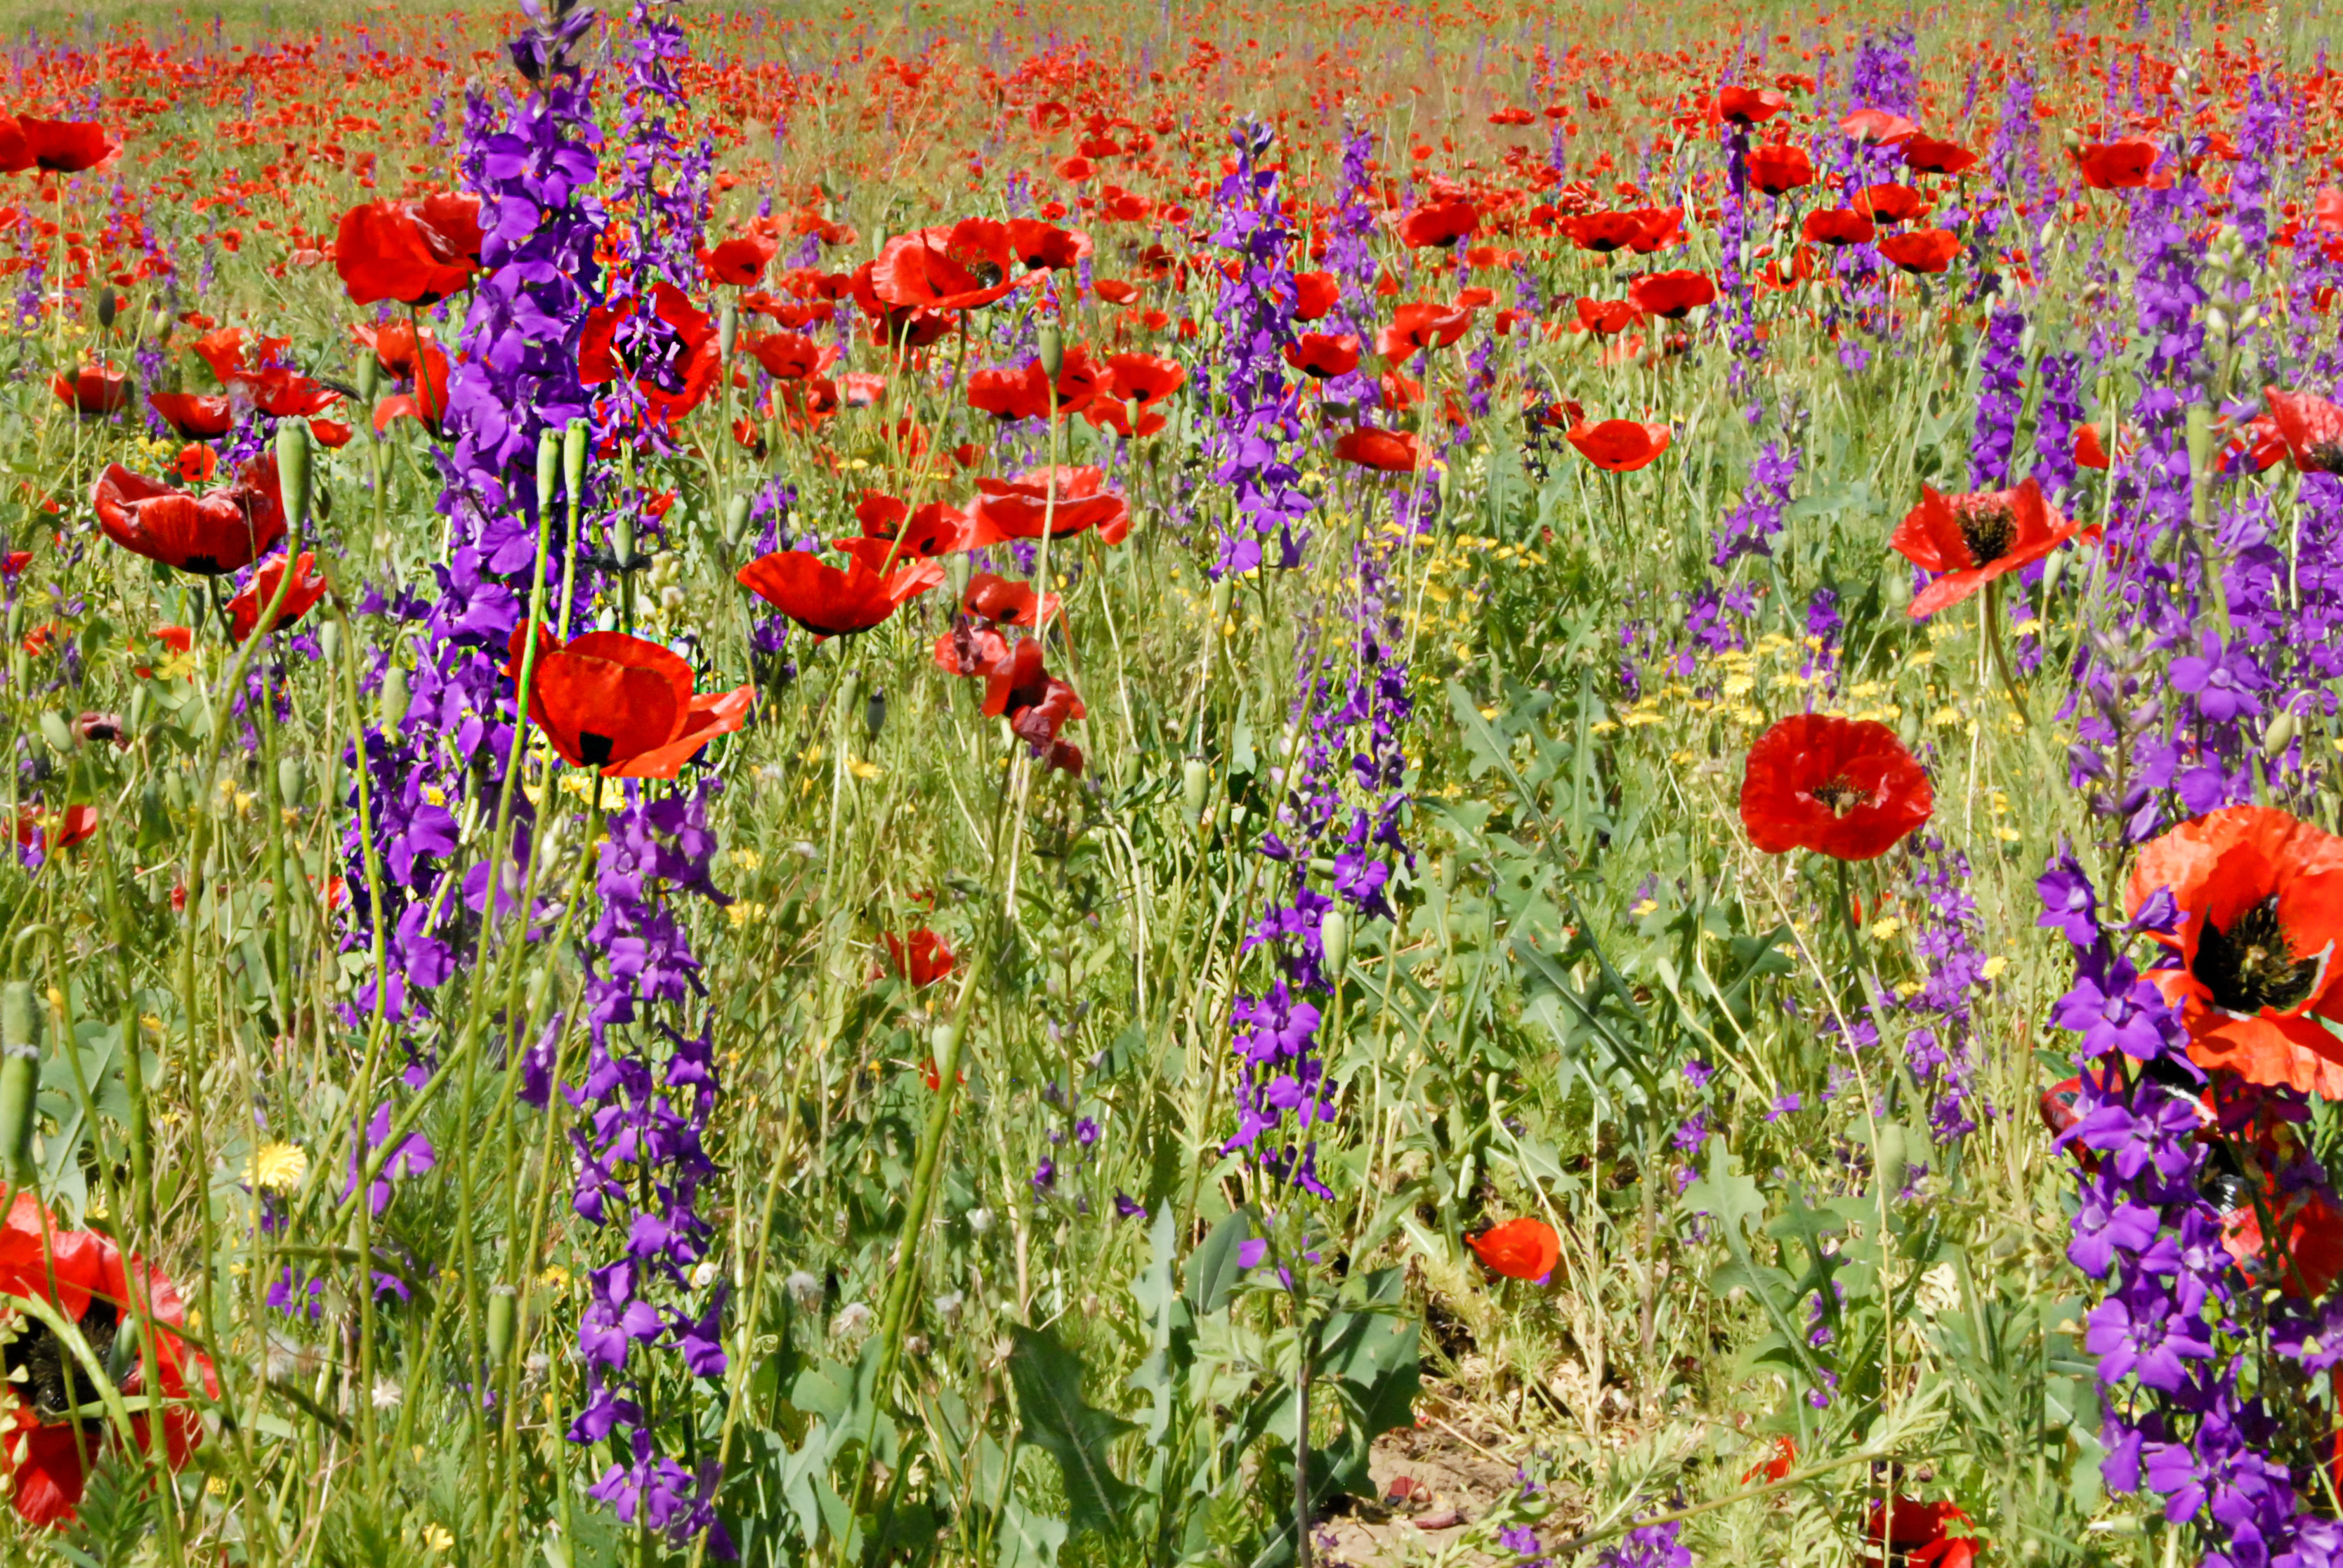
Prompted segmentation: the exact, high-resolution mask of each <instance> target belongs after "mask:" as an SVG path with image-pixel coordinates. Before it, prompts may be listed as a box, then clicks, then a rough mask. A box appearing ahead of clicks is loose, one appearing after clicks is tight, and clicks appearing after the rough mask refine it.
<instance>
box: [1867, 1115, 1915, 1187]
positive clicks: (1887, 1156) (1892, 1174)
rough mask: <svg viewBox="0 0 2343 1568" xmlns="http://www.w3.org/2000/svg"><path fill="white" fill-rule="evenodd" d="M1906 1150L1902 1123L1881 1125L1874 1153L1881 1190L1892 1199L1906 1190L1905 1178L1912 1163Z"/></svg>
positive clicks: (1892, 1122) (1891, 1122)
mask: <svg viewBox="0 0 2343 1568" xmlns="http://www.w3.org/2000/svg"><path fill="white" fill-rule="evenodd" d="M1906 1149H1907V1146H1906V1140H1905V1134H1904V1129H1903V1127H1902V1125H1901V1124H1900V1123H1897V1122H1894V1121H1883V1122H1881V1123H1880V1124H1879V1138H1878V1141H1877V1142H1875V1144H1874V1145H1873V1146H1872V1153H1873V1155H1874V1157H1875V1159H1876V1160H1877V1161H1878V1164H1879V1190H1880V1191H1882V1192H1885V1193H1886V1194H1888V1195H1889V1196H1891V1197H1892V1196H1894V1195H1895V1194H1896V1193H1898V1192H1901V1191H1903V1190H1904V1177H1905V1174H1906V1171H1908V1170H1909V1169H1910V1163H1911V1162H1910V1159H1909V1156H1908V1154H1907V1152H1906Z"/></svg>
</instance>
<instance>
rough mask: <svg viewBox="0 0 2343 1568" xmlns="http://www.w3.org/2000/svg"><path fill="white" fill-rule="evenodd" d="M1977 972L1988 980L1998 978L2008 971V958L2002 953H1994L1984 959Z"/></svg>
mask: <svg viewBox="0 0 2343 1568" xmlns="http://www.w3.org/2000/svg"><path fill="white" fill-rule="evenodd" d="M1977 972H1978V973H1979V974H1981V975H1983V976H1985V978H1986V979H1987V980H1999V979H2000V978H2001V977H2002V976H2003V975H2005V974H2007V973H2008V972H2009V960H2008V959H2007V958H2006V957H2005V956H2004V955H2003V954H2000V953H1996V954H1994V955H1993V957H1991V958H1989V959H1987V960H1985V963H1984V964H1983V965H1982V966H1981V967H1980V968H1979V969H1978V970H1977Z"/></svg>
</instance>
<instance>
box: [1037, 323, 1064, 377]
mask: <svg viewBox="0 0 2343 1568" xmlns="http://www.w3.org/2000/svg"><path fill="white" fill-rule="evenodd" d="M1065 367H1066V338H1065V335H1064V334H1063V333H1061V332H1060V331H1059V330H1058V329H1057V327H1054V326H1051V327H1043V328H1041V372H1042V374H1043V375H1045V376H1047V377H1049V378H1050V379H1051V381H1055V380H1057V378H1058V376H1059V373H1060V372H1061V371H1062V370H1064V369H1065Z"/></svg>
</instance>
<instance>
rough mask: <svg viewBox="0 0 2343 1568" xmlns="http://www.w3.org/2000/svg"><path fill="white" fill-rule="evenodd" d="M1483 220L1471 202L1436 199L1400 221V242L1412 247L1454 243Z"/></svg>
mask: <svg viewBox="0 0 2343 1568" xmlns="http://www.w3.org/2000/svg"><path fill="white" fill-rule="evenodd" d="M1480 221H1481V214H1480V212H1479V211H1478V209H1476V208H1475V207H1474V206H1473V204H1472V203H1471V202H1469V201H1462V200H1449V201H1439V202H1433V203H1432V204H1431V205H1429V206H1420V207H1418V208H1416V209H1415V210H1414V211H1413V212H1412V213H1410V214H1408V215H1407V216H1406V217H1404V218H1403V219H1401V220H1400V226H1399V242H1400V244H1402V245H1403V246H1407V247H1408V248H1409V249H1410V250H1420V249H1422V248H1423V247H1424V246H1443V247H1444V246H1452V245H1454V244H1455V243H1456V242H1457V241H1458V240H1460V239H1463V237H1464V236H1466V235H1468V234H1471V233H1472V232H1473V226H1475V225H1477V224H1478V223H1479V222H1480Z"/></svg>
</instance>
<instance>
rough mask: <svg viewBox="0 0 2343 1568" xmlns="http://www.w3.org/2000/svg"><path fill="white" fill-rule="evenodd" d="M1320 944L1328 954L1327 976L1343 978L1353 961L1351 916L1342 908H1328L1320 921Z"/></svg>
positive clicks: (1335, 978)
mask: <svg viewBox="0 0 2343 1568" xmlns="http://www.w3.org/2000/svg"><path fill="white" fill-rule="evenodd" d="M1318 945H1319V947H1320V948H1321V949H1322V950H1324V952H1325V955H1326V974H1327V977H1328V978H1329V979H1332V980H1339V979H1341V978H1342V970H1344V969H1346V968H1348V967H1349V965H1350V962H1351V917H1350V916H1348V915H1346V914H1344V913H1343V912H1342V910H1327V911H1326V918H1325V919H1323V920H1320V921H1319V922H1318Z"/></svg>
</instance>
